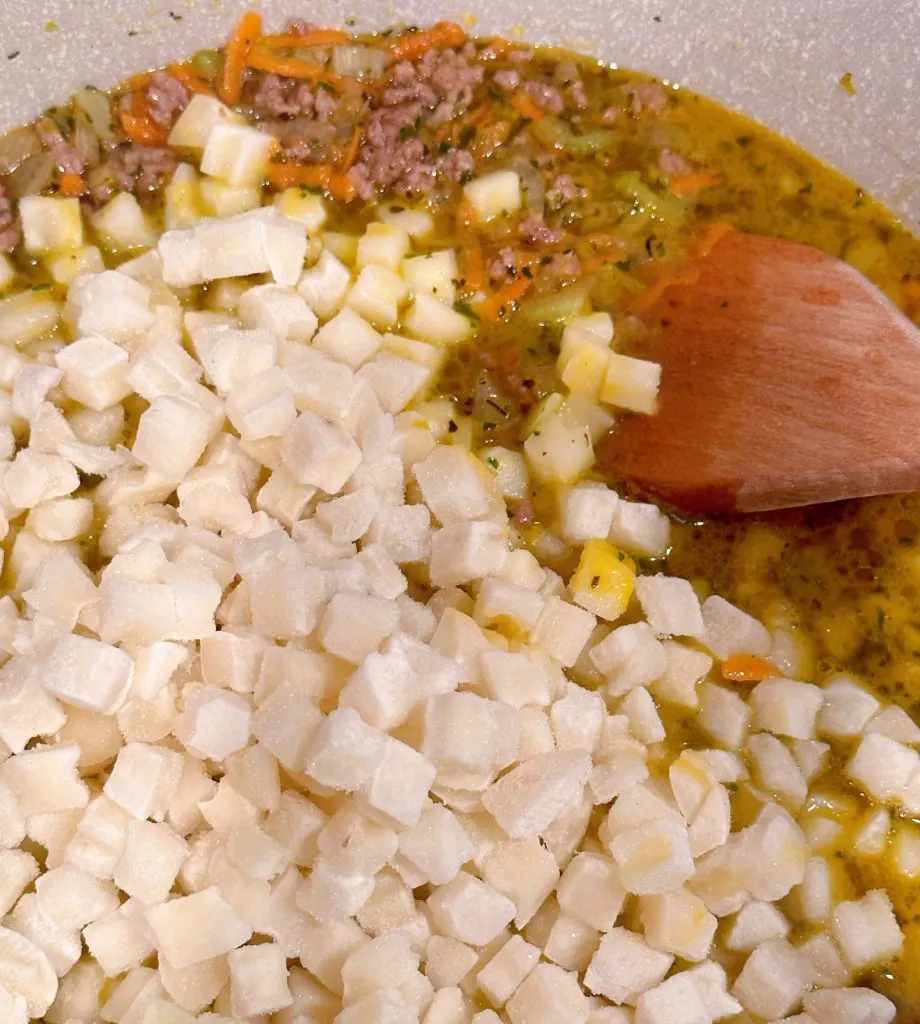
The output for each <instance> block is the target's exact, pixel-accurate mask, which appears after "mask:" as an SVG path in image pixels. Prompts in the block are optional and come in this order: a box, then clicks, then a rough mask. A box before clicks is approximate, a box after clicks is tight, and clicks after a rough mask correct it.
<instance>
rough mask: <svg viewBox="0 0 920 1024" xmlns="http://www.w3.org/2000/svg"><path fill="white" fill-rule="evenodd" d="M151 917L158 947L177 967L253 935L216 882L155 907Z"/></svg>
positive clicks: (217, 953)
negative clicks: (221, 893) (226, 899)
mask: <svg viewBox="0 0 920 1024" xmlns="http://www.w3.org/2000/svg"><path fill="white" fill-rule="evenodd" d="M147 921H148V923H149V925H150V928H151V931H152V932H153V936H154V940H155V942H156V948H157V951H158V952H159V953H160V955H161V956H164V957H165V958H166V959H167V961H169V963H170V965H171V966H172V967H174V968H177V969H181V968H183V967H191V966H193V965H194V964H200V963H201V962H202V961H204V960H211V959H213V958H214V957H216V956H221V955H222V954H224V953H229V952H230V951H231V950H233V949H236V948H238V947H239V946H242V945H243V944H244V943H246V942H248V941H249V939H250V937H251V936H252V928H251V927H250V926H249V925H247V924H246V923H245V922H244V921H243V920H241V919H240V918H239V917H238V916H237V914H236V913H235V912H234V910H233V909H232V908H231V907H230V905H229V904H228V903H227V902H226V901H225V900H224V899H223V898H222V897H221V895H220V892H219V890H218V889H217V887H216V886H212V887H211V888H208V889H203V890H202V891H201V892H196V893H193V894H192V895H191V896H181V897H179V898H177V899H173V900H169V901H168V902H166V903H160V904H158V905H157V906H154V907H151V908H150V910H148V911H147Z"/></svg>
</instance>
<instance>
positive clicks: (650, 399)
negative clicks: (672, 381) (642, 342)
mask: <svg viewBox="0 0 920 1024" xmlns="http://www.w3.org/2000/svg"><path fill="white" fill-rule="evenodd" d="M660 380H661V365H660V364H659V363H652V362H649V361H648V360H647V359H633V357H632V356H624V355H620V353H619V352H611V353H610V354H609V355H608V356H607V372H606V375H605V377H604V382H603V385H602V387H601V390H600V398H601V401H602V402H607V403H609V404H610V405H615V406H618V407H619V408H621V409H628V410H629V411H630V412H641V413H646V414H648V415H651V414H652V413H654V412H655V409H656V408H657V405H658V384H659V382H660Z"/></svg>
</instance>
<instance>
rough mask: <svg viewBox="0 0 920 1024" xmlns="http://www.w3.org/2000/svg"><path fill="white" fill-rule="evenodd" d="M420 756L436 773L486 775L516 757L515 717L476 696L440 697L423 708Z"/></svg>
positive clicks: (508, 709) (498, 703)
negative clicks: (439, 771)
mask: <svg viewBox="0 0 920 1024" xmlns="http://www.w3.org/2000/svg"><path fill="white" fill-rule="evenodd" d="M422 753H423V754H424V755H425V756H426V757H428V758H430V759H431V760H432V761H433V762H434V763H435V764H436V765H438V767H439V769H441V770H447V771H459V772H473V773H482V772H488V771H490V770H491V769H492V768H504V767H505V766H506V765H509V764H511V762H512V761H513V760H514V759H515V757H516V755H517V715H516V712H515V710H514V709H513V708H511V707H509V706H508V705H506V704H503V703H502V702H501V701H494V700H488V699H486V698H485V697H480V696H478V695H477V694H475V693H467V692H464V693H443V694H436V695H435V696H433V697H429V698H428V701H427V703H426V705H425V716H424V725H423V740H422Z"/></svg>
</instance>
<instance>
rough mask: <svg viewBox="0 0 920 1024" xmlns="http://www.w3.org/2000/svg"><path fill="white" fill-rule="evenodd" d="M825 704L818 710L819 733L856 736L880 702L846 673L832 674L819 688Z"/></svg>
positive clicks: (864, 726)
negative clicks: (842, 674) (841, 674)
mask: <svg viewBox="0 0 920 1024" xmlns="http://www.w3.org/2000/svg"><path fill="white" fill-rule="evenodd" d="M822 693H823V695H824V705H823V706H822V708H821V709H820V711H819V712H818V719H817V730H818V734H819V735H822V736H859V735H860V734H861V733H863V732H865V730H866V726H867V725H868V724H869V721H870V719H871V718H872V717H873V716H874V715H875V714H876V713H877V712H878V711H879V709H880V708H881V706H882V705H881V704H880V703H879V701H877V700H876V699H875V697H873V696H872V694H871V693H869V691H868V690H866V689H865V688H864V687H862V686H860V685H859V684H858V683H857V682H856V681H855V680H853V679H851V678H850V677H849V676H835V677H834V678H833V679H830V680H828V682H827V683H825V684H824V687H823V689H822Z"/></svg>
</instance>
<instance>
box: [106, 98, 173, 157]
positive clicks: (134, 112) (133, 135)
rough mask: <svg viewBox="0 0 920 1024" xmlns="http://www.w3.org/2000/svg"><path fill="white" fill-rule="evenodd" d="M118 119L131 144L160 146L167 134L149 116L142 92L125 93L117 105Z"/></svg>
mask: <svg viewBox="0 0 920 1024" xmlns="http://www.w3.org/2000/svg"><path fill="white" fill-rule="evenodd" d="M118 119H119V120H120V121H121V127H122V129H123V131H124V133H125V135H127V136H128V138H129V139H130V140H131V141H132V142H139V143H141V144H144V145H154V146H158V145H162V144H163V143H164V142H166V139H167V136H168V135H169V132H168V131H167V130H166V128H164V127H163V125H161V124H157V122H156V121H155V120H154V119H153V118H152V117H151V115H150V106H149V105H148V103H147V97H146V96H145V95H144V94H143V93H142V92H131V93H127V94H126V95H125V96H123V97H122V99H121V101H120V102H119V104H118Z"/></svg>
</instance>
